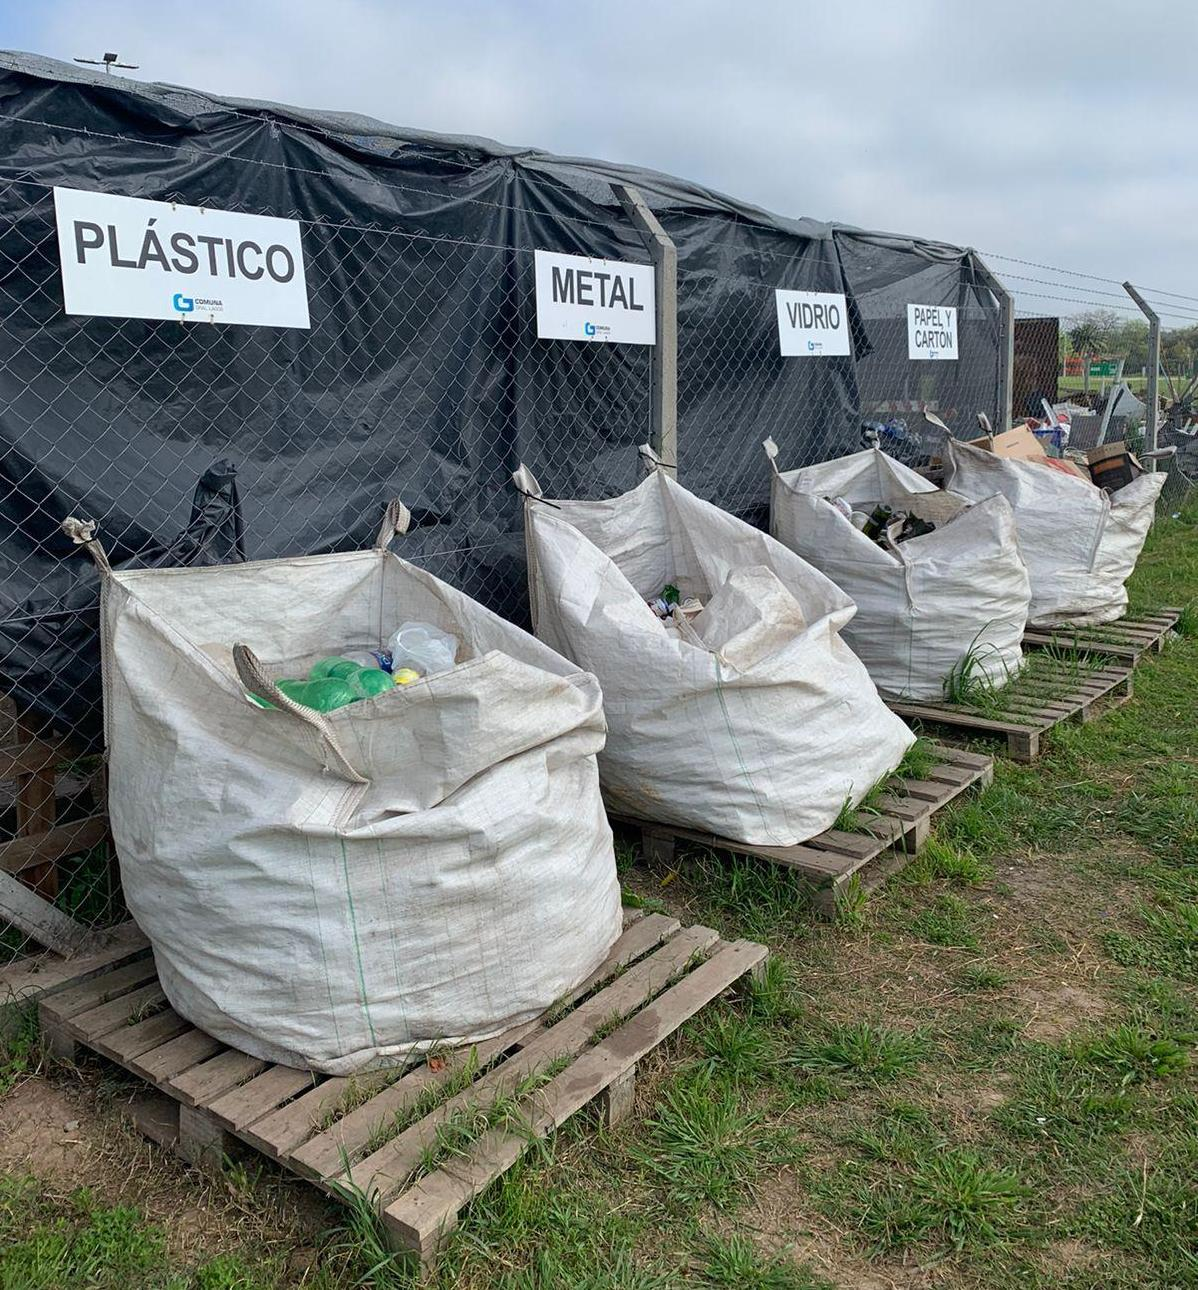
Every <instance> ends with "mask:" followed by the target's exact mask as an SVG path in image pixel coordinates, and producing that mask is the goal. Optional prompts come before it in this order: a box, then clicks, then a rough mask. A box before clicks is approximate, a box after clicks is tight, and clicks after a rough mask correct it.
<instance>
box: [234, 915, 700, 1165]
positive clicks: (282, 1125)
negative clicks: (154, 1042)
mask: <svg viewBox="0 0 1198 1290" xmlns="http://www.w3.org/2000/svg"><path fill="white" fill-rule="evenodd" d="M626 912H627V911H626ZM635 912H636V913H637V914H638V915H642V914H643V911H640V910H637V911H635ZM679 926H680V924H679V922H678V920H677V919H676V918H669V917H667V916H666V915H665V914H647V915H643V916H640V917H638V918H636V919H635V920H629V921H626V925H625V930H624V932H623V934H622V935H621V936H620V937H619V938H618V939H617V940H616V943H615V944H614V945H613V946H612V947H611V949H610V950H609V951H608V953H607V956H606V957H605V958H604V960H603V962H602V963H601V964H600V965H599V966H598V967H597V968H596V969H595V971H594V972H592V973H591V975H590V976H589V977H587V978H586V980H584V981H582V982H580V983H579V985H578V986H577V987H576V988H575V989H574V990H572V991H571V992H570V993H569V995H567V997H566V999H565V1000H564V1002H566V1003H570V1002H573V1001H574V1000H575V999H580V998H582V997H583V995H585V994H586V993H587V992H588V991H590V990H591V989H593V988H594V986H595V985H597V984H598V983H600V982H602V981H605V980H606V979H607V978H608V977H609V976H611V975H612V974H613V973H614V972H617V971H620V970H621V969H623V968H625V967H627V965H628V964H629V963H632V962H635V961H636V960H637V959H638V958H640V957H641V956H642V955H644V954H647V953H648V952H649V951H650V950H651V949H654V948H655V947H656V946H657V945H659V944H661V942H662V941H663V940H665V938H666V937H668V936H673V935H674V933H675V932H677V931H678V929H679ZM540 1026H541V1022H540V1020H539V1019H538V1020H537V1021H535V1022H533V1023H531V1024H530V1025H527V1026H521V1027H518V1028H517V1029H516V1030H515V1031H509V1032H507V1034H505V1035H500V1036H498V1037H497V1038H496V1039H492V1040H485V1041H483V1042H482V1043H480V1044H478V1045H475V1049H476V1050H477V1051H476V1060H477V1061H478V1062H479V1064H480V1066H481V1065H485V1064H486V1062H488V1061H490V1060H491V1059H492V1057H494V1056H495V1055H497V1054H499V1053H502V1052H505V1051H506V1050H507V1049H508V1048H511V1047H512V1046H514V1045H515V1044H517V1043H519V1042H520V1041H521V1039H523V1038H524V1037H525V1036H526V1035H529V1034H531V1033H532V1032H533V1031H534V1030H536V1029H539V1028H540ZM458 1064H459V1063H458V1061H457V1060H454V1061H447V1063H446V1069H445V1071H444V1072H443V1073H442V1075H441V1076H440V1077H439V1076H438V1074H437V1072H432V1071H429V1070H428V1068H427V1067H421V1068H419V1070H416V1071H412V1072H410V1073H409V1074H408V1075H406V1076H404V1080H406V1081H407V1082H406V1083H405V1084H404V1087H403V1088H402V1089H399V1088H398V1087H396V1085H395V1084H393V1085H392V1086H391V1089H394V1090H395V1091H394V1092H392V1091H391V1089H387V1090H385V1091H384V1092H382V1093H380V1094H377V1095H376V1097H375V1098H374V1099H372V1100H371V1101H370V1102H368V1103H366V1106H364V1107H358V1108H356V1110H354V1111H351V1112H350V1113H349V1115H347V1116H343V1117H341V1119H340V1120H339V1121H338V1122H337V1123H336V1124H334V1125H331V1126H329V1128H328V1129H326V1130H325V1131H324V1132H325V1134H326V1135H327V1140H326V1142H325V1143H324V1144H322V1145H320V1146H314V1147H312V1148H311V1149H310V1150H309V1151H307V1152H305V1153H303V1155H302V1156H297V1157H296V1160H295V1161H293V1162H289V1163H292V1164H293V1165H295V1164H298V1166H299V1167H300V1168H301V1170H303V1171H305V1172H311V1173H314V1174H316V1175H318V1176H323V1174H324V1173H327V1172H329V1170H330V1169H331V1168H332V1165H333V1164H336V1163H337V1160H338V1158H339V1155H340V1153H341V1152H342V1151H344V1152H346V1154H347V1155H349V1156H350V1157H351V1158H353V1156H354V1153H355V1152H358V1151H360V1149H361V1147H362V1146H363V1145H364V1144H365V1142H366V1140H367V1139H368V1138H369V1137H370V1135H371V1133H373V1132H374V1130H375V1128H376V1127H377V1126H378V1124H379V1123H380V1122H384V1121H385V1120H386V1119H387V1118H388V1117H390V1116H392V1115H394V1114H395V1113H396V1112H397V1111H400V1110H403V1109H406V1107H407V1106H409V1105H410V1104H411V1102H412V1101H414V1100H415V1097H416V1096H418V1095H419V1093H420V1091H421V1090H422V1089H423V1088H426V1087H428V1086H429V1085H430V1084H431V1083H433V1082H444V1081H445V1080H448V1079H449V1078H450V1076H451V1075H452V1074H453V1073H454V1071H455V1070H456V1069H457V1066H458ZM421 1070H423V1071H424V1072H425V1074H424V1075H423V1076H421V1075H420V1071H421ZM400 1082H403V1081H400ZM350 1083H351V1081H350V1079H348V1078H345V1077H341V1076H337V1077H334V1078H333V1079H329V1080H326V1081H325V1082H324V1083H323V1084H322V1085H320V1087H319V1088H316V1089H313V1090H312V1091H311V1092H310V1093H306V1094H304V1095H303V1096H302V1097H299V1098H297V1099H296V1100H295V1101H294V1102H291V1103H289V1104H288V1105H287V1106H285V1107H282V1108H280V1109H279V1110H278V1111H275V1112H272V1113H270V1114H268V1115H266V1116H264V1117H263V1118H262V1119H260V1120H257V1121H255V1122H253V1123H251V1124H249V1125H247V1126H245V1128H244V1129H243V1130H242V1133H243V1136H244V1137H246V1138H248V1139H249V1140H250V1141H252V1142H254V1143H255V1144H256V1145H258V1146H260V1147H262V1148H263V1150H265V1151H268V1152H270V1153H271V1154H272V1155H276V1156H280V1157H281V1156H284V1155H287V1154H289V1153H297V1152H299V1149H300V1147H301V1146H302V1145H303V1144H304V1143H305V1142H307V1140H308V1139H309V1138H311V1137H312V1136H313V1135H314V1134H315V1133H316V1131H317V1128H318V1126H319V1125H320V1123H321V1122H322V1120H323V1119H324V1117H325V1116H326V1115H328V1114H329V1113H330V1112H332V1111H334V1110H335V1109H336V1107H337V1105H338V1103H339V1102H340V1100H341V1098H342V1097H343V1096H344V1095H345V1093H346V1092H347V1090H348V1088H349V1086H350ZM379 1098H382V1100H381V1101H379V1100H378V1099H379ZM367 1108H369V1109H367ZM350 1117H353V1118H352V1119H351V1118H350ZM330 1160H331V1162H332V1163H329V1162H330Z"/></svg>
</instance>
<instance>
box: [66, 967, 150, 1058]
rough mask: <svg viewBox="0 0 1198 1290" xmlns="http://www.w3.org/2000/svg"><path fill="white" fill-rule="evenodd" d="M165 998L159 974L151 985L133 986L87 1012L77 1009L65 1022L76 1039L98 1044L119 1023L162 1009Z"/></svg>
mask: <svg viewBox="0 0 1198 1290" xmlns="http://www.w3.org/2000/svg"><path fill="white" fill-rule="evenodd" d="M165 1002H166V995H165V994H163V993H162V987H161V986H160V985H159V984H158V979H157V977H155V979H154V980H153V981H151V982H150V983H149V984H148V985H143V986H141V987H139V988H138V989H136V990H130V991H128V992H127V993H126V994H122V995H120V996H119V997H117V998H115V999H113V1000H111V1001H110V1002H108V1003H102V1004H100V1006H99V1007H97V1008H89V1009H88V1011H87V1012H80V1013H77V1014H76V1015H75V1016H73V1017H71V1018H70V1019H69V1020H66V1021H63V1022H62V1026H63V1028H64V1029H65V1030H66V1031H67V1033H68V1034H72V1035H74V1036H75V1038H76V1039H81V1040H82V1041H83V1042H84V1043H87V1044H94V1043H95V1042H96V1040H98V1039H102V1038H103V1037H104V1036H105V1035H106V1034H108V1033H109V1031H112V1030H115V1029H116V1028H117V1027H118V1026H127V1025H130V1024H136V1022H138V1021H141V1020H143V1019H144V1018H145V1017H148V1016H149V1015H150V1013H151V1011H154V1012H158V1011H161V1007H160V1005H162V1004H163V1003H165ZM43 1006H45V1005H43Z"/></svg>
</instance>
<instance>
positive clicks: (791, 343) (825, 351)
mask: <svg viewBox="0 0 1198 1290" xmlns="http://www.w3.org/2000/svg"><path fill="white" fill-rule="evenodd" d="M774 302H775V304H776V305H777V306H778V343H779V345H780V346H781V347H782V357H783V358H821V357H825V356H827V355H830V354H831V355H835V354H841V355H843V354H851V353H852V352H853V347H852V344H851V342H850V340H849V311H848V307H847V306H846V305H845V302H844V296H840V295H835V294H833V293H832V292H827V291H783V290H781V288H779V289H778V290H776V291H775V292H774Z"/></svg>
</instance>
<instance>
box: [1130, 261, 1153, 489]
mask: <svg viewBox="0 0 1198 1290" xmlns="http://www.w3.org/2000/svg"><path fill="white" fill-rule="evenodd" d="M1123 290H1124V291H1126V292H1127V294H1128V295H1129V296H1131V298H1132V299H1133V300H1134V301H1135V302H1136V304H1137V305H1138V306H1139V308H1140V312H1141V313H1142V314H1143V315H1144V317H1145V318H1147V319H1148V388H1147V390H1145V392H1144V402H1145V403H1146V404H1147V407H1146V408H1145V410H1144V453H1145V456H1146V457H1147V466H1148V469H1149V470H1155V469H1156V460H1155V459H1154V458H1153V456H1152V454H1153V453H1154V452H1156V419H1157V416H1158V408H1157V397H1156V391H1157V381H1158V379H1159V377H1160V371H1161V320H1160V318H1159V317H1158V316H1157V313H1156V310H1155V309H1153V308H1152V306H1151V305H1150V304H1149V303H1148V301H1147V300H1145V299H1144V297H1143V296H1142V295H1140V293H1139V292H1138V291H1137V290H1136V289H1135V287H1133V286H1132V285H1131V283H1130V282H1125V283H1124V284H1123Z"/></svg>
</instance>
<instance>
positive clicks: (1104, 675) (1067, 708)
mask: <svg viewBox="0 0 1198 1290" xmlns="http://www.w3.org/2000/svg"><path fill="white" fill-rule="evenodd" d="M1132 687H1133V682H1132V668H1131V666H1130V665H1127V666H1114V667H1109V668H1101V669H1096V670H1094V671H1092V672H1087V673H1086V675H1085V679H1084V680H1081V681H1078V682H1077V683H1076V684H1073V685H1069V686H1067V687H1065V688H1064V689H1063V690H1061V689H1058V688H1056V687H1054V685H1053V684H1052V683H1051V682H1048V681H1044V682H1041V683H1037V692H1035V693H1030V694H1025V695H1021V696H1020V697H1019V698H1018V699H1012V700H1011V703H1012V710H1011V711H1010V712H1007V713H1005V714H1004V715H1003V716H1000V717H986V716H983V715H982V714H981V713H979V712H978V711H977V709H975V708H970V707H968V706H966V705H964V704H951V703H913V702H908V701H907V700H905V699H904V700H899V699H894V700H890V699H888V700H887V705H888V706H889V708H890V710H891V711H892V712H895V713H897V714H898V715H899V716H900V717H904V718H906V719H907V720H918V721H920V722H922V723H925V724H931V725H937V726H951V727H952V728H953V729H955V730H958V731H960V732H961V733H962V734H970V735H997V736H999V737H1000V738H1002V737H1005V738H1006V741H1007V756H1008V757H1010V758H1011V760H1012V761H1022V762H1029V761H1035V760H1036V758H1037V757H1039V756H1040V751H1041V749H1040V741H1041V739H1042V738H1043V736H1044V735H1046V734H1047V733H1048V732H1049V731H1050V730H1052V729H1053V728H1054V727H1055V726H1059V725H1060V724H1061V723H1062V722H1064V721H1077V722H1082V723H1084V722H1087V721H1092V720H1093V719H1094V718H1095V717H1096V716H1098V713H1099V707H1098V704H1099V702H1100V701H1101V702H1102V704H1103V706H1104V707H1118V706H1119V705H1120V704H1123V703H1126V702H1127V700H1128V699H1130V698H1131V697H1132Z"/></svg>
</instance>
